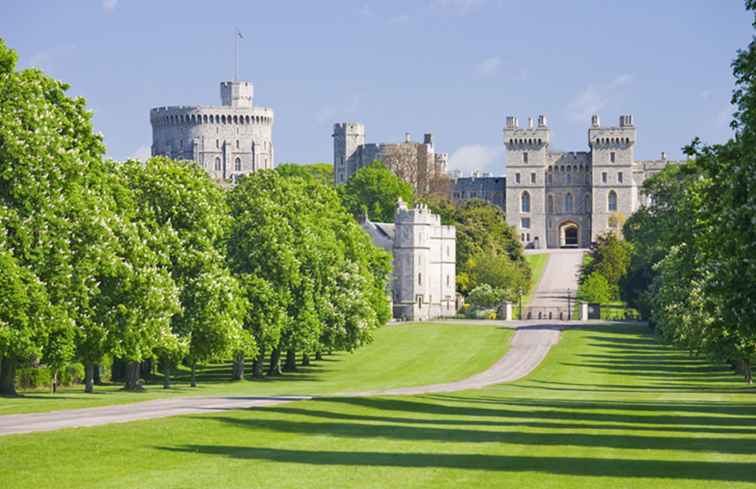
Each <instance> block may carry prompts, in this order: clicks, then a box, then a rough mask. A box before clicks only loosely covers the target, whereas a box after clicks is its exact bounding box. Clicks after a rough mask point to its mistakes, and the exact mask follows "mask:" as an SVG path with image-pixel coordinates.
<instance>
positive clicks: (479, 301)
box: [467, 284, 504, 308]
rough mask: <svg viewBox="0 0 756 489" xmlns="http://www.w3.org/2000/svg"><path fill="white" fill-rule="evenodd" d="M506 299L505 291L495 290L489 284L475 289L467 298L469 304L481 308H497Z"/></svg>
mask: <svg viewBox="0 0 756 489" xmlns="http://www.w3.org/2000/svg"><path fill="white" fill-rule="evenodd" d="M503 298H504V291H502V290H501V289H494V288H493V287H491V286H490V285H488V284H481V285H478V286H477V287H475V288H474V289H473V290H472V291H471V292H470V295H468V296H467V302H468V303H470V304H472V305H473V306H476V307H479V308H489V307H496V306H498V305H499V303H500V302H501V301H502V300H503Z"/></svg>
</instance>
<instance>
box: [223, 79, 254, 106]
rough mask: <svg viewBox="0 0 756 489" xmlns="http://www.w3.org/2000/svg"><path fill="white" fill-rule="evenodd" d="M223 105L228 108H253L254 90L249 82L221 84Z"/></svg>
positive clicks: (226, 82)
mask: <svg viewBox="0 0 756 489" xmlns="http://www.w3.org/2000/svg"><path fill="white" fill-rule="evenodd" d="M220 91H221V103H222V104H223V105H224V106H226V107H244V108H247V109H251V108H252V94H253V91H254V88H253V87H252V83H251V82H248V81H225V82H221V85H220Z"/></svg>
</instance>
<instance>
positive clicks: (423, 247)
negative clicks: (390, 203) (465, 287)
mask: <svg viewBox="0 0 756 489" xmlns="http://www.w3.org/2000/svg"><path fill="white" fill-rule="evenodd" d="M363 229H365V230H366V231H367V232H368V234H370V236H371V237H372V238H373V241H374V242H375V244H376V245H378V246H381V247H383V248H384V249H386V250H390V251H391V252H392V255H393V268H394V272H393V277H392V282H391V299H392V302H393V309H394V317H395V318H397V319H404V320H413V321H417V320H427V319H434V318H441V317H450V316H454V314H455V313H456V296H457V294H456V290H457V289H456V282H457V276H456V257H457V254H456V253H457V251H456V241H457V238H456V229H455V228H454V226H444V225H442V224H441V218H440V217H439V216H438V215H436V214H433V213H432V212H431V211H430V210H429V209H428V207H426V206H424V205H422V204H421V205H418V206H416V207H414V208H408V207H407V206H406V205H405V204H404V203H403V202H402V201H399V204H398V207H397V212H396V218H395V221H394V223H380V222H371V221H369V220H366V221H365V222H364V223H363Z"/></svg>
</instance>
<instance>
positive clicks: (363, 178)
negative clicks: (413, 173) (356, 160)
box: [339, 161, 415, 222]
mask: <svg viewBox="0 0 756 489" xmlns="http://www.w3.org/2000/svg"><path fill="white" fill-rule="evenodd" d="M339 191H340V193H341V195H342V200H343V202H344V207H346V208H347V209H348V210H349V211H350V212H351V213H352V215H353V216H354V217H357V218H361V217H363V216H365V215H366V214H367V217H368V218H369V219H370V220H372V221H377V222H394V215H395V213H396V203H397V201H398V200H399V199H402V200H404V201H405V202H406V203H407V204H409V205H411V204H412V202H413V201H414V200H415V193H414V191H413V190H412V185H410V184H409V183H407V182H406V181H404V180H402V179H401V178H400V177H398V176H396V175H395V174H394V173H393V172H392V171H391V170H389V169H388V168H386V167H385V166H384V165H383V163H381V162H380V161H374V162H372V163H370V164H369V165H367V166H365V167H362V168H360V169H359V170H357V172H356V173H355V174H354V175H352V177H351V178H350V179H349V181H348V182H347V183H346V184H344V185H342V186H340V187H339Z"/></svg>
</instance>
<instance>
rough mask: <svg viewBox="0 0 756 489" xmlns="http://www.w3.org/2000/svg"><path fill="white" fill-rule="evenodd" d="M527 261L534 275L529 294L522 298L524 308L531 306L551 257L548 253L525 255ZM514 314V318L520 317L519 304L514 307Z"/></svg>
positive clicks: (531, 278)
mask: <svg viewBox="0 0 756 489" xmlns="http://www.w3.org/2000/svg"><path fill="white" fill-rule="evenodd" d="M525 261H526V262H528V265H530V270H531V272H532V275H531V276H530V288H529V289H528V293H527V294H526V295H524V296H523V297H522V305H523V307H525V306H527V305H528V304H530V301H532V300H533V297H534V296H535V292H536V289H537V288H538V282H540V281H541V276H542V275H543V271H544V269H545V268H546V264H547V263H548V262H549V255H548V254H547V253H540V254H537V255H536V254H533V255H525ZM512 314H513V317H514V318H519V317H520V304H519V302H518V303H517V304H515V305H514V307H513V311H512Z"/></svg>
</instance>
